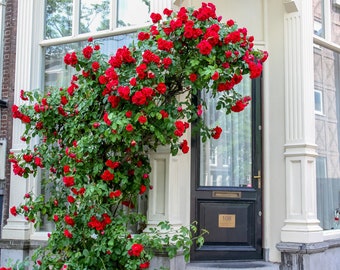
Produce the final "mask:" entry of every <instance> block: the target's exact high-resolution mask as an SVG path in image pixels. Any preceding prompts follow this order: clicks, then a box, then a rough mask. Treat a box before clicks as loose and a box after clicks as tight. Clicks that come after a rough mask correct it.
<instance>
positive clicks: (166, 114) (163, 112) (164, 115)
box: [159, 110, 169, 119]
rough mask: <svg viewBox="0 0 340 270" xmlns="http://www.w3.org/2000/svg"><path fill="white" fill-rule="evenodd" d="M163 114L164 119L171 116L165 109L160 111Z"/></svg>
mask: <svg viewBox="0 0 340 270" xmlns="http://www.w3.org/2000/svg"><path fill="white" fill-rule="evenodd" d="M159 113H160V114H161V115H162V118H163V119H165V118H168V117H169V114H168V113H167V112H166V111H164V110H160V112H159Z"/></svg>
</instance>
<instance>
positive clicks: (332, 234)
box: [323, 229, 340, 241]
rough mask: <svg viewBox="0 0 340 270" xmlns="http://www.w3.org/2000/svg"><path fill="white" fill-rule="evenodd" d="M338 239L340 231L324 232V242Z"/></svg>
mask: <svg viewBox="0 0 340 270" xmlns="http://www.w3.org/2000/svg"><path fill="white" fill-rule="evenodd" d="M336 238H340V229H339V230H327V231H324V232H323V239H324V241H326V240H333V239H336Z"/></svg>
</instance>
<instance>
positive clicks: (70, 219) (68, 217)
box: [64, 215, 75, 227]
mask: <svg viewBox="0 0 340 270" xmlns="http://www.w3.org/2000/svg"><path fill="white" fill-rule="evenodd" d="M64 220H65V222H66V224H68V225H70V226H72V227H73V226H74V224H75V222H74V219H73V218H71V217H70V216H68V215H66V216H65V218H64Z"/></svg>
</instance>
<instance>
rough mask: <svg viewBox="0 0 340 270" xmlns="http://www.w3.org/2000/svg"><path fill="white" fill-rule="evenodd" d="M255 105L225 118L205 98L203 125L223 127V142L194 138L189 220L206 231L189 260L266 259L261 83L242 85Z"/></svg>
mask: <svg viewBox="0 0 340 270" xmlns="http://www.w3.org/2000/svg"><path fill="white" fill-rule="evenodd" d="M238 87H239V89H242V90H240V91H243V94H244V95H250V96H251V97H252V101H251V104H250V105H249V106H248V107H246V109H245V110H244V111H242V112H240V113H233V114H231V115H228V116H226V115H225V114H224V113H223V112H216V111H215V110H214V106H215V101H214V100H213V99H211V98H209V100H207V99H208V97H207V99H206V100H207V104H208V107H210V108H208V110H207V112H206V113H205V115H204V117H205V121H208V124H210V126H214V125H219V126H220V127H222V129H223V132H222V135H221V137H220V139H219V140H213V139H212V140H210V141H207V142H205V143H202V142H201V140H200V138H199V136H197V137H193V138H192V158H191V160H192V168H191V169H192V185H191V186H192V188H191V220H192V221H197V222H198V228H199V229H206V230H208V232H209V234H207V235H206V236H205V243H204V245H203V246H202V247H201V248H197V247H196V246H194V247H193V248H192V253H191V260H192V261H198V260H249V259H262V179H261V169H262V168H261V164H262V162H261V158H262V151H261V130H262V126H261V106H260V105H261V80H260V79H258V80H253V81H252V80H250V79H249V78H245V79H244V80H243V81H242V83H241V85H239V86H238Z"/></svg>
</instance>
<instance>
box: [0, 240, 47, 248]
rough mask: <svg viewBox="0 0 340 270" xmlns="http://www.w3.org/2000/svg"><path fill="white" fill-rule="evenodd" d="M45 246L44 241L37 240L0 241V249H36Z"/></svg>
mask: <svg viewBox="0 0 340 270" xmlns="http://www.w3.org/2000/svg"><path fill="white" fill-rule="evenodd" d="M43 245H46V241H39V240H16V239H0V249H17V250H18V249H23V250H28V249H36V248H38V247H41V246H43Z"/></svg>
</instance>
